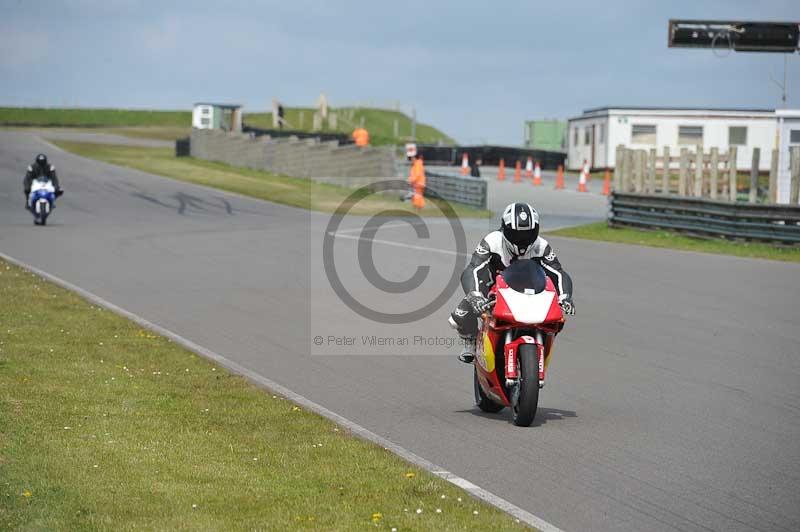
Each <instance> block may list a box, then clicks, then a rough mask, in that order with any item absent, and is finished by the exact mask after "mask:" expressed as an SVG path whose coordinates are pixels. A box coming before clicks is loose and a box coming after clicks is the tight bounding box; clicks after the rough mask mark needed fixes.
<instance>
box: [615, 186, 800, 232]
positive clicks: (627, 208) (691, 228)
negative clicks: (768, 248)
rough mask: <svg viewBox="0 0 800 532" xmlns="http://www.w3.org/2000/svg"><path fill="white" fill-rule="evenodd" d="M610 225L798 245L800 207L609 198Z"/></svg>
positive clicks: (639, 196) (642, 196)
mask: <svg viewBox="0 0 800 532" xmlns="http://www.w3.org/2000/svg"><path fill="white" fill-rule="evenodd" d="M610 204H611V207H610V212H609V217H608V222H609V224H610V225H612V226H633V227H649V228H658V229H671V230H676V231H682V232H686V233H691V234H693V235H697V236H704V237H726V238H737V239H745V240H756V241H766V242H781V243H784V244H800V206H791V205H758V204H749V203H731V202H727V201H715V200H707V199H700V198H687V197H682V196H651V195H646V194H621V193H618V192H615V193H613V194H612V195H611V198H610Z"/></svg>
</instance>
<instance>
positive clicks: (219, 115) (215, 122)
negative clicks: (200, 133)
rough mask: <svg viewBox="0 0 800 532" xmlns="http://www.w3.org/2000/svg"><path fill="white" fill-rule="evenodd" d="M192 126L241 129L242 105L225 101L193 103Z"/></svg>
mask: <svg viewBox="0 0 800 532" xmlns="http://www.w3.org/2000/svg"><path fill="white" fill-rule="evenodd" d="M192 127H193V128H197V129H223V130H225V131H241V130H242V106H241V105H237V104H227V103H206V102H198V103H196V104H194V109H193V110H192Z"/></svg>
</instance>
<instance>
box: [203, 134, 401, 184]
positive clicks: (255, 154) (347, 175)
mask: <svg viewBox="0 0 800 532" xmlns="http://www.w3.org/2000/svg"><path fill="white" fill-rule="evenodd" d="M190 153H191V155H192V157H196V158H198V159H206V160H210V161H220V162H223V163H227V164H230V165H233V166H243V167H246V168H254V169H259V170H267V171H270V172H275V173H279V174H285V175H290V176H294V177H304V178H310V179H313V180H322V181H324V182H327V183H335V182H337V179H338V181H346V182H349V183H353V182H359V183H361V182H364V183H371V182H374V181H376V180H379V179H387V178H392V177H394V176H395V175H396V171H395V162H394V152H393V150H392V148H390V147H388V146H378V147H373V146H369V147H365V148H360V147H357V146H353V145H346V146H340V145H339V143H338V142H337V141H335V140H334V141H324V142H320V140H319V139H315V138H306V139H298V138H296V137H288V138H280V139H273V138H270V137H269V136H261V137H255V136H253V135H250V134H247V133H232V132H226V131H216V130H207V129H194V130H192V136H191V145H190ZM356 178H357V179H356Z"/></svg>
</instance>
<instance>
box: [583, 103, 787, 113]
mask: <svg viewBox="0 0 800 532" xmlns="http://www.w3.org/2000/svg"><path fill="white" fill-rule="evenodd" d="M611 110H615V111H692V112H697V111H705V112H712V113H717V112H722V113H774V112H775V109H759V108H753V107H661V106H657V105H654V106H650V107H646V106H636V105H633V106H631V105H610V106H606V107H593V108H591V109H584V111H583V114H585V115H586V114H589V113H598V112H601V111H611Z"/></svg>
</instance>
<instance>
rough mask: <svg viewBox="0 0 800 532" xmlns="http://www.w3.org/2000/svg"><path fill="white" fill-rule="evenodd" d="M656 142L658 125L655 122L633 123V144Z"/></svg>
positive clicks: (652, 143)
mask: <svg viewBox="0 0 800 532" xmlns="http://www.w3.org/2000/svg"><path fill="white" fill-rule="evenodd" d="M655 143H656V126H655V125H653V124H633V125H632V126H631V144H651V145H655Z"/></svg>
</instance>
